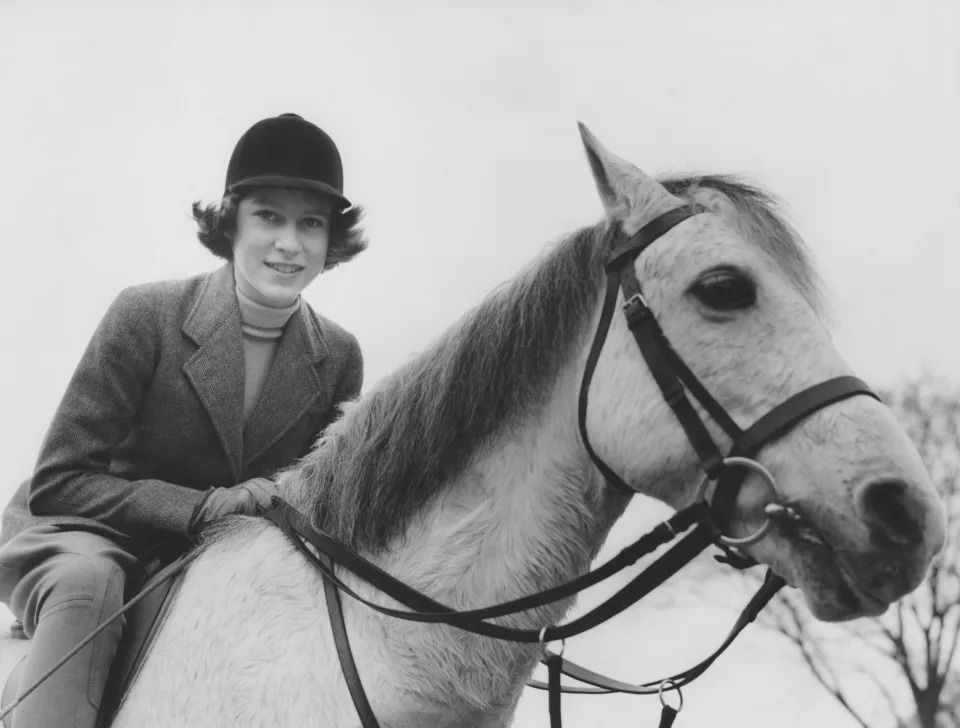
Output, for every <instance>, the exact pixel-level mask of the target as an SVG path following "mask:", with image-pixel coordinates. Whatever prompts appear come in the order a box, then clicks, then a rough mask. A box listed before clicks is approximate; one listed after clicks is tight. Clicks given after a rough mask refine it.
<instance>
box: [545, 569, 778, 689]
mask: <svg viewBox="0 0 960 728" xmlns="http://www.w3.org/2000/svg"><path fill="white" fill-rule="evenodd" d="M785 584H786V582H785V581H784V580H783V579H782V578H781V577H779V576H777V575H776V574H774V573H773V572H772V571H768V572H767V576H766V578H765V579H764V582H763V584H762V585H761V586H760V588H759V590H758V591H757V592H756V594H754V595H753V597H752V598H751V599H750V601H749V602H748V603H747V605H746V606H745V607H744V608H743V611H742V612H741V613H740V616H739V617H738V618H737V621H736V622H735V623H734V625H733V628H732V629H731V630H730V632H729V633H728V634H727V637H726V639H724V640H723V642H722V643H721V644H720V646H719V647H717V649H716V650H714V651H713V652H712V653H711V654H710V655H709V656H707V657H706V658H705V659H704V660H701V661H700V662H699V663H697V664H696V665H694V666H693V667H691V668H689V669H687V670H684V671H682V672H678V673H677V674H676V675H672V676H670V677H667V678H663V679H661V680H655V681H651V682H646V683H640V684H634V683H628V682H623V681H620V680H614V679H612V678H609V677H606V676H605V675H601V674H600V673H597V672H594V671H593V670H590V669H588V668H585V667H582V666H581V665H578V664H576V663H574V662H571V661H570V660H567V659H563V660H562V672H563V674H564V675H566V676H567V677H570V678H573V679H574V680H577V681H579V682H582V683H585V684H587V685H592V686H593V687H576V686H567V687H564V688H563V692H565V693H578V694H588V695H597V694H606V693H630V694H632V695H653V694H655V693H657V692H659V691H660V687H661V686H662V685H663V684H664V683H665V682H669V683H672V685H673V687H670V688H668V690H674V689H676V688H682V687H685V686H686V685H689V684H690V683H691V682H693V681H694V680H695V679H696V678H698V677H699V676H700V675H702V674H703V673H704V672H705V671H706V670H707V668H708V667H710V666H711V665H712V664H713V663H714V662H715V661H716V659H717V658H718V657H720V655H722V654H723V653H724V652H725V651H726V650H727V648H728V647H730V645H731V644H733V641H734V640H735V639H736V638H737V636H738V635H739V634H740V633H741V632H742V631H743V630H744V629H745V628H746V627H747V625H749V624H750V623H751V622H753V621H754V620H755V619H756V618H757V615H758V614H760V611H761V610H762V609H763V608H764V607H765V606H766V605H767V604H768V603H769V602H770V600H771V599H772V598H773V597H774V595H776V593H777V592H778V591H780V589H782V588H783V587H784V586H785ZM549 654H550V655H552V654H553V653H552V652H551V653H549ZM543 662H545V660H543ZM527 685H529V686H530V687H533V688H537V689H538V690H546V689H547V688H548V686H547V685H546V684H544V683H543V682H540V681H539V680H531V681H529V682H528V683H527Z"/></svg>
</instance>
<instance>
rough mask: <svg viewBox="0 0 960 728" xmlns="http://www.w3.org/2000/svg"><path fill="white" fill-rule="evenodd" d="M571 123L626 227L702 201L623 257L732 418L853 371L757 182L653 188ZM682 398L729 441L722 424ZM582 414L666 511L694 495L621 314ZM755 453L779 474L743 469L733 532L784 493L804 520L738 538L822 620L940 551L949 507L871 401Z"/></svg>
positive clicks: (685, 448)
mask: <svg viewBox="0 0 960 728" xmlns="http://www.w3.org/2000/svg"><path fill="white" fill-rule="evenodd" d="M581 134H582V137H583V142H584V145H585V147H586V152H587V157H588V160H589V162H590V167H591V169H592V171H593V175H594V178H595V181H596V185H597V190H598V192H599V194H600V199H601V201H602V203H603V206H604V208H605V210H606V214H607V217H608V219H609V222H610V225H611V226H613V227H614V228H615V229H617V230H618V231H619V233H620V235H619V237H620V239H623V238H628V237H630V236H632V235H634V234H635V233H637V231H638V230H640V229H641V228H643V226H644V225H646V224H648V223H649V222H650V221H651V220H654V219H655V218H657V217H658V216H660V215H662V214H663V213H665V212H668V211H670V210H674V209H677V208H685V207H686V208H689V207H690V206H691V205H694V206H696V208H697V210H698V211H699V212H702V214H695V215H692V216H691V217H689V218H688V219H685V220H684V221H682V222H680V223H679V224H677V225H676V226H675V227H673V228H672V229H670V230H669V231H668V232H666V233H664V234H663V235H662V236H661V237H660V238H659V239H657V240H656V242H654V243H652V244H651V245H649V247H647V248H646V249H644V250H643V252H642V253H641V254H639V255H638V256H637V257H636V259H635V260H634V261H633V262H632V265H633V266H634V273H635V275H636V279H637V281H638V282H639V284H640V287H641V288H642V291H643V297H644V298H645V299H646V303H647V305H648V306H649V309H650V310H651V311H652V312H653V314H654V316H655V318H656V320H657V322H658V323H659V325H660V328H661V329H662V331H663V333H664V334H665V336H666V339H667V340H668V341H669V344H670V346H672V349H673V350H674V351H675V352H676V354H677V355H679V358H680V359H681V360H682V361H683V362H684V363H685V364H686V365H687V366H688V367H689V368H690V369H691V370H692V372H693V373H694V374H695V376H696V378H697V379H698V380H699V381H700V382H701V383H702V385H703V386H704V387H705V388H706V390H707V391H708V392H709V393H710V395H712V397H713V398H714V399H715V400H716V402H717V403H719V405H720V406H721V407H722V408H723V409H724V410H725V411H726V413H727V414H728V415H729V416H730V417H731V418H732V420H733V421H734V422H735V423H736V424H737V425H738V426H739V427H740V428H743V429H746V428H748V427H749V426H750V425H751V424H753V423H754V422H756V421H757V420H758V419H759V418H761V417H762V416H763V415H765V414H766V413H768V412H770V411H771V410H773V409H774V408H775V407H777V406H778V405H779V404H780V403H783V402H784V401H786V400H787V399H788V398H790V397H792V396H794V395H796V394H797V393H798V392H801V391H802V390H805V389H807V388H809V387H812V386H813V385H816V384H817V383H819V382H823V381H825V380H828V379H831V378H835V377H843V376H845V375H849V374H851V372H850V368H849V367H848V365H847V364H846V363H845V362H844V360H843V358H842V357H841V356H840V354H839V353H838V352H837V350H836V348H835V347H834V345H833V342H832V340H831V337H830V335H829V333H828V331H827V329H826V327H825V325H824V322H823V316H822V312H821V310H820V303H819V296H818V294H817V286H816V277H815V274H814V273H813V270H812V268H811V266H810V263H809V261H808V258H807V255H806V253H805V251H804V248H803V244H802V242H801V241H800V239H799V237H798V236H797V235H796V234H795V233H794V232H793V231H792V230H790V229H789V227H787V226H786V225H785V223H783V221H782V220H781V219H780V218H779V217H778V216H776V215H775V214H773V212H772V208H771V206H770V204H769V202H770V201H769V200H768V199H767V198H766V197H765V196H764V195H763V194H762V193H760V192H759V191H757V190H753V189H752V188H749V187H746V186H743V185H739V184H738V185H732V186H730V188H729V194H728V193H727V192H725V190H724V184H723V180H722V178H708V179H709V180H710V183H709V184H698V183H697V181H696V180H693V181H692V182H691V180H684V181H683V182H682V183H680V182H677V183H670V182H665V183H660V182H658V181H656V180H654V179H652V178H651V177H649V176H648V175H646V174H644V173H643V172H642V171H641V170H639V169H638V168H637V167H635V166H634V165H632V164H630V163H629V162H627V161H625V160H623V159H621V158H619V157H617V156H616V155H614V154H612V153H611V152H610V151H608V150H607V149H606V148H604V146H603V145H602V144H601V143H600V142H599V141H598V140H597V139H596V137H595V136H594V135H593V134H592V133H590V131H589V130H587V129H586V128H585V127H581ZM671 188H672V189H671ZM751 198H753V199H751ZM757 203H762V204H757ZM619 303H621V304H622V303H623V300H622V296H621V298H620V301H619ZM595 318H599V311H598V312H597V314H596V316H595ZM583 359H584V360H585V359H586V352H584V354H583ZM693 402H694V405H695V407H696V408H697V413H698V415H699V418H700V419H701V420H702V421H703V422H704V424H705V425H706V427H707V429H708V430H709V432H710V435H711V437H712V438H713V440H714V441H715V442H716V443H717V444H718V446H719V447H720V449H721V450H723V451H724V452H726V451H727V450H729V448H730V446H731V439H730V437H729V436H728V434H727V432H725V430H724V428H722V427H720V426H719V424H718V422H717V421H716V418H715V417H712V416H711V414H710V412H708V411H707V409H705V408H704V407H703V406H702V405H701V404H700V403H699V402H697V401H696V400H695V398H693ZM585 426H586V430H587V432H589V437H590V440H591V441H592V442H594V443H595V447H596V450H597V453H598V455H599V456H600V457H601V458H603V459H604V461H606V462H607V463H609V464H610V466H611V467H612V468H613V469H614V470H615V471H617V472H618V473H619V475H620V476H622V478H623V479H624V480H625V481H626V482H627V483H629V484H631V485H632V486H633V487H637V488H638V489H641V490H643V491H644V492H646V493H647V494H649V495H652V496H654V497H656V498H658V499H661V500H663V501H665V502H666V503H668V504H670V505H671V506H674V507H682V506H685V505H687V504H689V503H690V502H691V501H692V500H693V499H694V498H695V497H696V492H695V491H696V488H697V484H698V482H700V472H698V471H699V468H700V463H699V461H698V459H697V457H696V456H695V454H694V451H693V449H692V448H691V444H690V442H689V440H688V438H687V436H686V434H685V431H684V429H683V428H682V427H681V425H680V422H679V420H678V419H677V417H676V415H675V414H674V412H673V411H672V410H671V408H670V407H669V406H668V405H667V403H666V402H665V400H664V397H663V396H662V395H661V394H660V389H659V388H658V386H657V384H656V383H655V381H654V377H653V376H652V374H651V372H650V369H649V368H648V365H647V363H646V362H645V360H644V358H643V357H642V356H641V353H640V350H639V348H638V346H637V343H636V342H635V340H634V336H633V335H632V334H631V332H630V331H629V330H628V327H627V324H626V321H625V319H624V317H623V316H614V318H613V320H612V322H611V325H610V330H609V335H608V338H607V340H606V342H605V344H604V346H603V349H602V351H601V353H600V356H599V359H598V360H597V363H596V370H595V375H594V377H593V380H592V383H591V386H590V390H589V408H588V410H587V413H586V419H585ZM640 442H642V443H644V444H645V446H644V447H643V448H638V447H637V445H636V443H640ZM757 460H758V461H759V462H760V463H761V464H762V465H763V466H764V468H765V469H766V470H767V471H769V473H770V475H772V480H770V479H767V478H765V477H762V473H760V472H755V471H751V472H750V474H749V475H748V476H747V477H746V479H745V480H744V482H743V486H742V488H741V491H740V494H739V497H738V499H737V502H736V506H735V509H734V511H733V517H732V519H731V521H730V523H729V524H728V525H727V526H726V528H727V529H728V531H727V533H728V535H729V536H731V537H734V538H737V537H739V538H743V537H746V536H747V535H748V534H751V533H754V532H756V531H757V529H758V528H760V527H761V525H762V524H764V522H765V521H766V519H767V518H768V513H769V511H767V510H766V509H767V506H768V505H769V504H771V503H789V504H791V507H792V508H794V509H795V511H794V512H795V513H796V514H799V515H800V518H799V519H798V521H797V522H794V523H791V522H790V521H777V522H775V523H773V525H772V528H770V529H769V531H768V532H767V533H766V534H765V536H764V537H763V538H761V539H759V540H757V541H756V542H755V543H750V544H749V545H746V546H744V547H743V550H745V551H746V552H747V553H748V554H749V555H750V556H752V557H753V558H754V559H756V560H757V561H759V562H761V563H764V564H767V565H769V566H770V567H771V568H772V569H773V570H774V571H775V572H776V573H777V574H779V575H781V576H782V577H783V578H784V579H785V580H786V581H787V582H788V583H789V584H790V585H792V586H795V587H797V588H799V589H801V590H802V592H803V594H804V597H805V599H806V601H807V603H808V605H809V607H810V608H811V610H812V612H813V613H814V614H815V615H816V616H817V617H819V618H821V619H827V620H840V619H847V618H853V617H857V616H862V615H876V614H880V613H882V612H883V611H884V610H885V609H886V608H887V606H888V605H889V604H890V603H892V602H893V601H895V600H897V599H898V598H900V597H902V596H903V595H905V594H907V593H908V592H910V591H912V590H913V589H915V588H916V587H917V586H918V585H919V584H920V582H921V581H922V579H923V578H924V576H925V573H926V570H927V568H928V566H929V565H930V562H931V560H932V558H933V557H934V556H935V555H936V554H937V553H938V552H939V550H940V549H941V548H942V546H943V543H944V512H943V510H942V507H941V505H940V503H939V500H938V498H937V496H936V494H935V492H934V489H933V486H932V485H931V482H930V480H929V477H928V475H927V473H926V471H925V469H924V466H923V464H922V462H921V460H920V456H919V454H918V453H917V451H916V449H915V448H914V446H913V445H912V444H911V442H910V440H909V439H908V437H907V435H906V433H905V432H904V430H903V429H902V428H901V427H900V426H899V425H898V423H897V421H896V420H895V419H894V417H893V415H892V414H891V412H890V410H889V409H888V408H887V407H886V406H884V405H883V404H881V403H880V402H879V401H877V400H876V399H874V398H872V397H868V396H852V397H848V398H846V399H843V400H842V401H838V402H834V403H832V404H829V405H828V406H823V407H821V408H820V409H818V410H817V411H815V412H813V413H812V414H810V415H809V416H806V417H805V418H803V419H802V420H801V421H799V422H797V423H796V424H795V426H793V427H792V428H790V429H789V430H788V431H786V432H785V433H784V434H783V435H782V436H781V437H779V438H777V439H776V440H775V441H772V442H770V443H769V444H766V445H764V446H763V447H762V449H761V450H760V451H759V453H758V455H757Z"/></svg>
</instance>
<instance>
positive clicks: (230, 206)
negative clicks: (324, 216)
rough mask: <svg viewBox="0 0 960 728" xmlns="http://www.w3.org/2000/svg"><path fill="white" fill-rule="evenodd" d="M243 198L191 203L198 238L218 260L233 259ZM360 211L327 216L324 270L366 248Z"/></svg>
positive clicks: (355, 208) (233, 195)
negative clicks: (235, 235)
mask: <svg viewBox="0 0 960 728" xmlns="http://www.w3.org/2000/svg"><path fill="white" fill-rule="evenodd" d="M241 199H242V196H241V195H240V194H239V193H237V192H230V193H229V194H226V195H224V197H223V199H222V200H221V201H220V202H219V203H210V204H206V205H204V204H203V203H201V202H199V201H198V202H194V203H193V205H192V211H193V219H194V220H196V222H197V238H198V239H199V240H200V242H201V243H203V246H204V247H205V248H206V249H207V250H209V251H210V252H211V253H213V254H214V255H216V256H217V257H218V258H223V259H224V260H233V234H234V232H236V229H237V211H238V210H239V208H240V200H241ZM361 218H363V208H362V207H361V206H360V205H354V206H353V207H348V208H347V209H346V210H334V211H333V212H331V213H330V240H329V243H328V245H327V260H326V263H324V265H323V269H324V270H330V269H331V268H334V267H336V266H338V265H340V263H346V262H347V261H348V260H350V259H352V258H353V257H354V256H355V255H356V254H357V253H359V252H361V251H362V250H365V249H366V247H367V238H366V235H364V232H363V229H362V228H361V227H360V220H361Z"/></svg>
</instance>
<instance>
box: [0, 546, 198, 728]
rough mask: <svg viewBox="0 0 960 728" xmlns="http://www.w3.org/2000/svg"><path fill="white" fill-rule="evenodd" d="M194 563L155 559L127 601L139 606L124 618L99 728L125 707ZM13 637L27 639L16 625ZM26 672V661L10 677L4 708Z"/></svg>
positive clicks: (184, 558) (178, 558)
mask: <svg viewBox="0 0 960 728" xmlns="http://www.w3.org/2000/svg"><path fill="white" fill-rule="evenodd" d="M192 559H193V557H192V555H190V554H185V555H176V556H171V555H169V554H168V555H167V556H166V557H159V558H157V559H155V560H154V561H152V562H151V563H150V564H149V565H148V566H147V567H146V569H145V570H144V578H143V579H142V585H141V586H140V588H139V589H136V590H135V593H134V594H131V595H130V596H129V598H128V599H127V600H126V603H127V604H130V603H131V602H135V604H133V606H132V607H131V608H130V609H129V611H127V612H126V613H125V615H124V616H125V618H126V620H127V626H126V629H124V633H123V638H122V639H121V641H120V645H119V647H118V648H117V655H116V657H115V658H114V660H113V664H112V665H111V667H110V674H109V676H108V678H107V687H106V689H105V690H104V694H103V699H102V700H101V702H100V711H99V715H98V717H97V728H108V727H109V726H110V724H111V723H112V722H113V718H114V716H116V714H117V712H118V711H119V710H120V707H121V706H122V705H123V701H124V699H125V698H126V695H127V691H128V690H129V688H130V686H131V685H132V684H133V681H134V679H135V678H136V677H137V675H138V674H139V672H140V668H141V667H142V666H143V661H144V660H145V659H146V657H147V655H148V654H149V652H150V648H151V647H152V645H153V640H154V638H155V637H156V635H157V633H158V632H159V630H160V626H161V625H162V624H163V622H164V620H165V619H166V616H167V614H168V612H169V611H170V606H171V605H172V604H173V599H174V597H175V596H176V594H177V592H178V591H179V590H180V585H181V583H182V582H183V575H184V573H185V568H184V567H185V566H186V564H187V563H188V562H189V561H191V560H192ZM10 634H11V636H12V637H13V638H14V639H17V638H19V639H26V638H27V637H26V635H25V634H24V632H23V628H22V626H21V625H20V624H19V622H15V623H14V624H13V625H12V627H11V629H10ZM22 668H23V660H21V661H20V662H19V663H18V664H17V666H16V667H14V669H13V671H12V672H11V673H10V676H9V678H8V679H7V683H6V685H5V686H4V688H3V697H2V698H0V705H4V706H6V705H9V704H10V703H11V702H13V700H14V699H15V698H16V696H17V691H18V689H19V683H20V675H21V672H22ZM14 712H15V711H14ZM11 720H12V716H7V717H6V718H5V719H4V723H3V728H11V722H10V721H11Z"/></svg>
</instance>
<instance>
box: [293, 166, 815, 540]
mask: <svg viewBox="0 0 960 728" xmlns="http://www.w3.org/2000/svg"><path fill="white" fill-rule="evenodd" d="M661 181H662V183H663V184H664V185H665V186H666V187H667V189H668V190H669V191H670V192H671V193H672V194H675V195H677V196H679V197H681V198H683V199H687V200H689V201H691V202H692V201H693V198H692V194H693V193H694V191H695V189H696V188H697V187H698V186H699V187H711V188H714V189H717V190H719V191H721V192H723V193H724V194H725V195H727V197H729V198H730V199H731V201H732V202H733V203H734V205H735V206H736V208H737V209H738V211H739V212H740V213H741V217H742V219H741V220H740V221H738V222H739V224H741V226H742V227H744V226H745V227H746V230H745V233H746V234H747V235H748V237H750V238H751V239H752V240H753V241H754V242H755V243H756V244H757V245H759V246H760V247H761V248H763V249H764V250H765V251H766V252H768V253H769V254H770V255H771V256H772V257H774V258H775V259H776V260H777V261H778V262H779V263H780V264H781V266H782V268H783V269H784V271H785V272H786V273H787V275H788V276H789V277H790V278H791V280H793V282H794V283H795V285H796V286H797V287H798V288H799V289H800V291H801V292H802V293H803V294H804V295H805V297H807V298H808V300H809V301H810V302H811V304H812V305H814V307H815V308H817V309H818V310H819V295H820V294H819V288H818V282H817V277H816V273H815V272H814V269H813V267H812V265H811V263H810V261H809V257H808V254H807V253H806V250H805V248H804V246H803V243H802V241H801V240H800V238H799V236H798V235H797V234H796V233H795V232H794V231H793V230H792V229H791V228H790V227H789V225H788V224H787V223H786V222H785V221H784V220H783V219H782V217H781V216H780V214H779V213H778V211H777V208H776V203H775V202H774V201H773V199H772V198H771V197H770V196H769V195H768V194H767V193H765V192H763V191H761V190H759V189H757V188H755V187H752V186H750V185H748V184H746V183H743V182H741V181H739V180H736V179H735V178H732V177H726V176H697V177H682V178H681V177H674V178H669V179H665V180H661ZM617 233H618V229H617V227H616V226H613V225H610V224H608V223H606V222H604V223H601V224H598V225H595V226H593V227H588V228H583V229H581V230H579V231H577V232H576V233H574V234H572V235H570V236H568V237H567V238H565V239H563V240H561V241H560V242H559V243H558V244H557V245H556V246H555V247H553V248H552V249H551V250H550V251H549V252H548V253H547V254H545V255H544V256H542V257H541V258H540V259H538V260H537V261H535V262H534V264H533V265H531V266H530V267H528V268H527V270H525V271H524V272H523V273H521V274H520V275H518V276H517V277H515V278H514V279H513V280H511V281H509V282H508V283H506V284H504V285H502V286H501V287H499V288H498V289H496V290H495V291H493V292H492V293H491V294H490V295H489V296H488V297H487V298H486V299H485V300H484V301H483V302H482V303H481V304H480V305H479V306H477V307H476V308H474V309H473V310H472V311H470V312H468V313H467V314H466V315H464V316H463V317H462V318H461V320H460V321H459V322H458V323H456V324H455V325H454V326H452V327H451V328H450V329H449V330H448V331H447V332H446V333H445V334H444V335H443V336H442V337H441V338H440V339H439V340H438V341H437V342H436V343H435V344H434V345H433V346H431V347H429V348H428V349H427V350H425V351H424V352H423V353H421V354H420V355H419V356H417V357H416V358H414V359H413V360H412V361H410V362H409V363H407V364H406V365H405V366H403V367H401V368H400V369H399V370H397V371H396V372H394V373H393V374H391V375H388V376H387V377H385V378H384V379H382V380H381V381H380V382H378V383H377V385H376V386H375V387H374V389H373V390H372V391H370V392H369V393H367V394H366V395H364V396H363V397H362V398H361V399H360V400H359V401H358V402H356V403H352V404H350V405H348V406H347V407H346V408H345V412H344V415H343V416H342V417H341V418H340V419H339V420H338V421H336V422H335V423H334V424H332V425H331V426H330V427H329V428H328V429H327V430H326V432H325V433H324V435H323V437H322V438H321V439H320V440H319V441H318V443H317V445H316V447H315V448H314V450H313V451H312V452H311V453H310V454H309V455H307V456H306V457H305V458H303V459H302V460H301V461H300V462H299V463H297V465H296V466H294V468H292V469H291V470H290V471H288V473H287V474H286V476H285V477H286V478H289V479H292V480H294V481H295V483H294V484H293V486H292V487H294V488H295V489H296V491H297V492H299V493H300V494H301V496H300V499H299V500H301V501H302V507H304V508H305V509H307V511H308V512H309V513H311V514H312V518H313V519H314V524H315V525H316V526H317V527H318V528H320V529H322V530H324V531H326V532H327V533H329V534H330V535H332V536H333V537H334V538H337V539H338V540H340V541H341V542H343V543H345V544H347V545H349V546H352V547H353V548H358V549H364V550H371V551H377V550H380V549H383V548H385V547H386V546H387V545H388V544H390V543H391V542H392V541H393V540H394V539H397V538H399V537H401V536H402V535H403V533H404V531H405V530H406V528H407V527H408V525H409V523H410V521H411V519H413V518H415V517H416V515H417V514H418V513H419V512H420V511H421V510H422V509H423V508H424V507H425V506H426V505H427V504H428V503H429V502H431V501H432V500H433V499H434V498H436V497H437V496H438V495H439V494H440V493H442V492H443V490H444V489H445V487H446V486H447V485H448V484H449V482H450V481H451V480H452V479H453V478H455V477H456V476H457V475H458V474H460V473H462V472H463V471H464V469H465V468H467V467H468V466H469V464H470V462H471V458H472V457H473V456H475V455H476V454H477V453H478V452H480V451H481V450H482V449H483V448H484V447H485V446H488V445H490V444H491V443H492V442H494V441H495V440H496V439H497V438H499V437H504V436H507V435H508V434H509V432H510V430H511V427H512V426H514V425H516V424H517V423H518V422H519V421H520V419H521V417H526V416H534V415H535V414H536V413H537V411H538V410H539V408H540V407H542V405H543V404H544V402H545V398H546V393H547V391H548V390H549V388H550V387H551V386H552V385H553V384H554V382H555V380H556V377H557V375H558V373H559V370H560V369H561V367H562V366H563V365H564V364H565V363H566V362H567V361H569V358H570V357H571V356H573V355H574V354H575V353H576V352H577V346H578V345H580V344H581V343H582V341H581V339H582V337H583V334H584V333H585V332H584V329H585V326H586V323H587V322H588V321H589V319H590V316H591V314H592V313H593V312H594V310H595V307H596V305H597V304H598V301H599V296H600V290H601V287H602V280H603V258H604V254H605V251H606V250H607V249H609V247H610V246H611V245H612V244H613V242H614V240H615V238H616V235H617Z"/></svg>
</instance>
